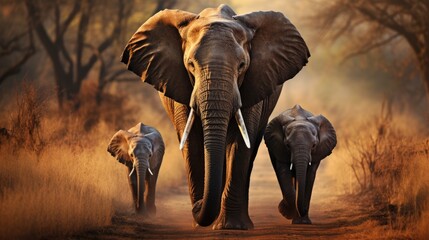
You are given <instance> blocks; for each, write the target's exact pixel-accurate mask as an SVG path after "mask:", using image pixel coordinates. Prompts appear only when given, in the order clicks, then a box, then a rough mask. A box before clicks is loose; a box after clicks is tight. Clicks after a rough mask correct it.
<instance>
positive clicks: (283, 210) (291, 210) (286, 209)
mask: <svg viewBox="0 0 429 240" xmlns="http://www.w3.org/2000/svg"><path fill="white" fill-rule="evenodd" d="M278 208H279V212H280V214H281V215H282V216H283V217H285V218H286V219H293V218H294V217H295V216H296V215H297V214H296V210H295V207H292V206H290V205H288V204H287V202H286V201H285V200H281V201H280V203H279V207H278Z"/></svg>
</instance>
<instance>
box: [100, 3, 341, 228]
mask: <svg viewBox="0 0 429 240" xmlns="http://www.w3.org/2000/svg"><path fill="white" fill-rule="evenodd" d="M309 57H310V53H309V50H308V48H307V46H306V43H305V42H304V40H303V38H302V37H301V35H300V34H299V32H298V31H297V29H296V28H295V26H294V25H293V24H292V23H291V22H290V21H289V20H288V19H287V18H286V17H285V16H284V15H283V14H282V13H279V12H273V11H266V12H263V11H261V12H252V13H248V14H244V15H237V14H236V13H235V12H234V11H233V10H232V9H231V8H230V7H229V6H227V5H220V6H219V7H218V8H207V9H204V10H203V11H202V12H200V13H199V14H198V15H197V14H194V13H190V12H185V11H181V10H163V11H160V12H158V13H157V14H155V15H154V16H152V17H151V18H149V19H148V20H147V21H146V22H145V23H144V24H143V25H142V26H141V27H140V28H139V29H138V30H137V31H136V32H135V33H134V35H133V36H132V37H131V39H130V40H129V42H128V44H127V45H126V47H125V50H124V52H123V54H122V62H123V63H125V64H126V65H127V67H128V69H129V70H130V71H132V72H134V73H135V74H137V75H138V76H139V77H141V79H142V81H144V82H146V83H148V84H151V85H152V86H153V87H154V88H155V89H156V90H158V91H159V92H160V94H159V95H160V98H161V102H162V104H163V106H164V108H165V111H166V112H167V114H168V116H169V118H170V120H171V122H172V123H173V125H174V128H175V130H176V132H177V136H178V139H179V140H180V149H181V151H182V155H183V158H184V160H185V166H186V172H187V174H188V184H189V195H190V199H191V204H192V214H193V217H194V221H195V224H197V225H199V226H209V225H212V226H213V229H251V228H253V222H252V220H251V219H250V217H249V212H248V203H249V201H248V199H249V181H250V175H251V171H252V167H253V161H254V159H255V157H256V155H257V150H258V147H259V144H260V143H261V141H262V138H264V139H265V144H266V145H267V148H268V151H269V155H270V158H271V162H272V165H273V168H274V170H275V174H276V176H277V179H278V182H279V186H280V188H281V192H282V195H283V196H282V200H281V201H280V203H279V212H280V213H281V214H282V215H283V216H284V217H285V218H287V219H292V223H294V224H311V220H310V218H309V216H308V211H309V205H310V199H311V193H312V189H313V184H314V180H315V177H316V171H317V168H318V167H319V164H320V161H321V160H322V159H324V158H325V157H326V156H328V155H329V154H330V153H331V151H332V149H333V148H334V147H335V145H336V134H335V130H334V128H333V126H332V124H331V123H330V122H329V121H328V120H327V119H326V118H325V117H323V116H322V115H318V116H314V115H313V114H311V113H310V112H308V111H306V110H304V109H303V108H302V107H301V106H299V105H295V106H294V107H293V108H291V109H288V110H286V111H285V112H283V113H282V114H280V115H279V116H277V117H276V118H274V119H273V120H272V121H271V122H270V123H268V118H269V117H270V114H271V113H272V111H273V109H274V107H275V105H276V103H277V101H278V99H279V96H280V92H281V90H282V85H283V83H284V82H285V81H287V80H289V79H291V78H293V77H294V76H295V75H296V74H297V73H298V72H299V71H300V70H301V69H302V67H303V66H305V65H306V63H307V61H308V58H309ZM164 149H165V147H164V143H163V140H162V137H161V134H160V133H159V132H158V131H157V130H156V129H155V128H153V127H149V126H146V125H144V124H142V123H139V124H137V125H136V126H134V127H133V128H131V129H129V130H127V131H124V130H120V131H118V132H117V133H116V134H115V135H114V136H113V137H112V139H111V141H110V143H109V146H108V151H109V152H110V153H111V154H112V156H114V157H115V158H116V159H117V160H118V161H119V162H121V163H123V164H124V165H126V166H127V168H128V171H129V172H128V173H129V177H128V179H129V183H130V186H131V192H132V196H133V199H134V206H135V209H136V211H137V212H138V213H142V214H145V215H149V216H150V215H154V214H155V212H156V207H155V186H156V181H157V178H158V173H159V169H160V166H161V162H162V158H163V155H164Z"/></svg>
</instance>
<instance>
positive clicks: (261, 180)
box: [76, 152, 373, 239]
mask: <svg viewBox="0 0 429 240" xmlns="http://www.w3.org/2000/svg"><path fill="white" fill-rule="evenodd" d="M261 155H262V157H259V159H257V161H256V162H255V167H254V170H253V174H252V180H251V187H250V203H249V204H250V217H251V219H252V220H253V222H254V225H255V229H253V230H248V231H237V230H233V231H214V230H212V229H211V227H208V228H197V229H194V228H193V227H192V226H191V225H192V224H191V223H192V216H191V204H190V200H189V198H188V195H187V187H186V186H183V189H177V190H176V191H175V192H176V193H160V194H158V200H157V208H158V214H157V217H156V219H153V220H151V221H149V220H145V219H142V218H141V217H139V216H136V215H126V216H115V217H114V219H113V224H112V225H111V226H108V227H104V228H101V229H98V230H94V231H90V232H87V233H84V234H82V235H78V236H76V238H77V239H200V238H207V239H224V238H250V239H327V238H329V239H362V238H368V236H367V234H366V232H367V231H368V228H369V227H373V226H372V225H371V224H370V225H368V223H367V218H366V217H365V216H363V215H362V214H360V212H359V211H357V210H353V208H351V207H346V206H344V204H343V203H342V202H341V201H339V200H338V199H337V198H336V197H335V196H330V195H329V194H328V191H326V190H327V186H329V184H328V182H327V181H326V179H329V177H323V176H318V178H323V179H324V180H323V181H322V180H321V181H319V183H318V184H317V185H316V186H315V188H317V189H316V191H314V202H312V204H311V209H310V217H311V219H312V221H313V225H291V224H290V220H287V219H285V218H283V217H282V216H281V215H280V214H279V213H278V211H277V205H278V203H279V201H280V196H281V194H280V190H279V187H278V184H277V180H276V178H275V175H274V172H273V170H272V167H271V165H270V162H269V159H268V158H267V157H268V155H267V153H266V152H262V153H261V154H260V156H261ZM317 180H318V179H316V182H317Z"/></svg>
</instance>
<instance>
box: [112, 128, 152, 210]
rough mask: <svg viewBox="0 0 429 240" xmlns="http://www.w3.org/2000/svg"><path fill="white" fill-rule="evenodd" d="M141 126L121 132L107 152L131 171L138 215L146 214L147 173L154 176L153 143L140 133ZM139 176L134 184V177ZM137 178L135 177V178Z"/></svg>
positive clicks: (113, 139) (115, 136)
mask: <svg viewBox="0 0 429 240" xmlns="http://www.w3.org/2000/svg"><path fill="white" fill-rule="evenodd" d="M139 126H140V124H139V125H137V126H135V127H133V128H131V129H129V130H128V131H124V130H119V131H118V132H117V133H115V135H114V136H113V137H112V139H111V140H110V143H109V146H108V148H107V151H108V152H109V153H110V154H111V155H112V156H113V157H115V158H116V159H117V160H118V161H119V162H120V163H123V164H125V165H126V166H127V167H128V168H129V169H130V174H129V179H130V184H131V191H132V193H133V198H134V199H133V200H134V203H135V208H136V211H137V213H145V210H146V209H145V204H144V193H145V178H146V172H149V174H152V172H151V170H150V163H149V160H150V158H151V157H152V153H153V146H152V143H151V141H150V140H149V139H148V138H146V137H145V136H144V134H143V133H142V132H140V127H139ZM133 175H137V177H136V179H137V182H136V183H133V180H132V178H131V177H132V176H133ZM134 178H135V177H134Z"/></svg>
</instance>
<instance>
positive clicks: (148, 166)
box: [147, 160, 153, 176]
mask: <svg viewBox="0 0 429 240" xmlns="http://www.w3.org/2000/svg"><path fill="white" fill-rule="evenodd" d="M147 170H148V171H149V173H150V175H152V176H153V173H152V171H151V170H150V162H149V160H147Z"/></svg>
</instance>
